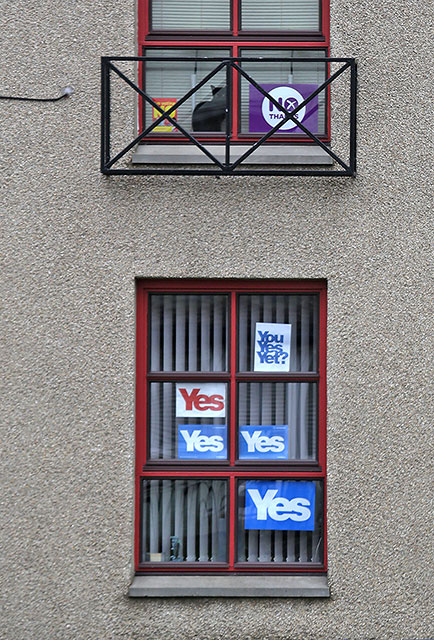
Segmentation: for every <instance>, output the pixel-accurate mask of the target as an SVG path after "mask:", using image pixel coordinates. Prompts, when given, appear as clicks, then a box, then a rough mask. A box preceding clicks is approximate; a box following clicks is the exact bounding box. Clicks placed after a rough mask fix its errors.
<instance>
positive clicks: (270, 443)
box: [136, 280, 326, 574]
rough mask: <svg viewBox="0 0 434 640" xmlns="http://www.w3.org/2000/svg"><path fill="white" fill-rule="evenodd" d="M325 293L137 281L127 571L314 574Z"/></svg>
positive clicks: (319, 543)
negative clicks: (132, 549) (133, 492)
mask: <svg viewBox="0 0 434 640" xmlns="http://www.w3.org/2000/svg"><path fill="white" fill-rule="evenodd" d="M325 296H326V287H325V284H324V283H323V282H316V281H308V282H302V281H301V282H281V281H276V282H272V281H236V280H233V281H222V280H219V281H175V280H167V281H164V280H162V281H157V280H152V281H140V282H139V283H138V300H137V303H138V304H137V314H138V315H137V332H138V333H137V463H136V489H137V501H136V505H137V518H136V570H137V573H138V574H141V573H153V574H155V573H168V572H173V573H177V574H183V573H184V574H185V573H189V572H190V573H192V572H193V573H195V574H197V573H198V572H199V573H200V572H205V573H206V572H208V573H215V574H231V573H232V574H233V573H237V574H238V573H258V572H264V573H267V572H273V573H274V572H275V571H279V572H282V573H288V572H298V573H300V572H305V573H315V572H317V573H318V572H325V570H326V539H325V533H326V527H325V483H326V474H325V318H326V306H325V305H326V297H325Z"/></svg>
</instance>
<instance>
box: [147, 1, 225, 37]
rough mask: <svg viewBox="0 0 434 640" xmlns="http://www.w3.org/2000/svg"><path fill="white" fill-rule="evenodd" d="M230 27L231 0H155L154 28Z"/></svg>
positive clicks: (212, 28)
mask: <svg viewBox="0 0 434 640" xmlns="http://www.w3.org/2000/svg"><path fill="white" fill-rule="evenodd" d="M184 29H185V30H189V31H195V30H202V29H203V30H206V31H228V30H229V29H230V2H229V0H183V1H182V2H180V0H153V2H152V30H153V31H167V30H169V31H172V30H177V31H179V30H184Z"/></svg>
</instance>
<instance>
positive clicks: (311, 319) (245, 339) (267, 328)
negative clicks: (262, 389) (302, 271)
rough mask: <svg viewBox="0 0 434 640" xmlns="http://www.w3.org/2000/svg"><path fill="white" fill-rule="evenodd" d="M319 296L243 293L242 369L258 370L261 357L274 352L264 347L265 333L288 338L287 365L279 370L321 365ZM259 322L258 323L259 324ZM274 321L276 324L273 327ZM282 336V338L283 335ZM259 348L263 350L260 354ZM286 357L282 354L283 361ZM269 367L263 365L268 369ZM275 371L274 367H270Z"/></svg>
mask: <svg viewBox="0 0 434 640" xmlns="http://www.w3.org/2000/svg"><path fill="white" fill-rule="evenodd" d="M317 309H318V300H317V298H316V296H309V295H254V294H253V295H249V296H247V295H246V296H244V295H243V296H240V303H239V370H240V371H254V370H256V371H259V370H260V369H259V368H258V366H259V365H258V360H259V361H260V360H261V358H262V359H264V360H268V359H270V357H271V355H269V354H271V353H272V352H271V351H270V347H267V349H268V351H265V350H263V351H261V349H260V343H259V342H258V340H259V339H260V336H261V334H260V333H259V332H260V331H261V332H262V335H264V334H265V333H267V334H268V335H270V336H272V335H274V336H276V342H277V346H279V344H283V343H280V340H281V339H283V340H289V344H290V348H289V349H286V350H285V353H288V357H287V359H286V360H284V364H285V365H287V367H286V369H285V368H283V367H281V368H280V369H275V372H277V371H280V372H282V371H283V372H284V371H305V372H309V371H316V370H317V367H318V315H317ZM258 325H259V326H258ZM273 325H276V326H275V327H273ZM282 336H283V338H282ZM258 352H259V353H260V354H261V355H260V356H258ZM282 360H283V358H282V357H281V358H280V361H282ZM266 370H267V369H264V368H263V369H262V371H266ZM269 371H270V372H273V369H272V367H270V368H269Z"/></svg>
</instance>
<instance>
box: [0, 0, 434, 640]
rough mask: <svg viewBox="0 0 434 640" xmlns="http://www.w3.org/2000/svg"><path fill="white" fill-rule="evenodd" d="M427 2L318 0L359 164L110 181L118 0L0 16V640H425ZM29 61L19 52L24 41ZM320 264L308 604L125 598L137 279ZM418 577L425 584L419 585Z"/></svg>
mask: <svg viewBox="0 0 434 640" xmlns="http://www.w3.org/2000/svg"><path fill="white" fill-rule="evenodd" d="M428 11H429V9H428V3H419V2H416V1H414V0H401V1H396V2H384V3H380V4H378V3H373V2H361V1H358V0H356V1H354V0H351V2H350V0H335V1H334V2H333V3H332V25H333V26H332V35H333V50H332V53H333V54H335V55H355V56H356V57H357V58H358V60H359V65H360V117H359V175H358V177H357V178H356V179H355V180H351V179H336V178H335V179H315V178H312V179H310V178H307V179H302V178H285V179H273V178H256V179H246V178H237V179H220V180H217V179H214V178H200V179H192V178H188V177H186V178H177V177H172V178H159V177H154V178H140V177H138V178H134V177H129V178H105V177H103V176H101V175H100V174H99V173H98V145H99V129H98V122H99V102H98V91H99V77H98V73H99V69H98V65H99V63H98V58H99V56H100V55H101V54H106V55H111V54H131V53H133V52H134V47H133V42H134V7H133V2H131V1H130V2H122V3H121V2H117V3H112V2H104V1H103V0H95V1H93V2H74V1H72V2H68V3H65V2H60V1H58V0H56V1H54V0H51V1H50V2H48V0H41V2H39V3H28V2H25V1H24V0H17V1H16V2H15V3H12V4H11V3H9V4H8V5H5V7H4V10H3V11H1V12H0V16H1V17H0V19H1V21H2V23H3V24H2V25H1V29H2V35H3V38H4V40H5V44H4V46H3V48H2V52H1V56H2V64H1V68H2V72H3V79H2V87H1V89H2V90H1V93H2V94H6V93H8V92H10V93H15V94H26V95H29V94H33V95H44V96H45V95H53V94H54V95H56V94H57V92H58V91H59V90H60V88H61V87H62V86H64V85H65V84H67V83H68V82H70V83H72V84H73V85H74V87H75V89H76V93H75V94H74V96H73V97H72V98H71V99H69V100H65V101H62V102H59V103H55V104H45V105H44V104H42V105H41V104H26V103H6V102H4V101H2V102H1V104H0V109H1V118H2V127H1V137H2V142H3V150H2V153H1V163H2V168H1V181H2V191H1V193H2V210H3V236H2V240H1V243H2V246H1V249H2V255H3V263H4V269H3V273H4V274H5V277H4V280H3V289H4V299H5V305H4V308H5V312H4V315H3V321H2V322H3V324H2V336H3V338H4V344H5V348H4V352H3V355H4V374H3V377H2V384H3V387H4V393H3V397H4V403H3V410H2V416H1V417H2V423H3V426H2V446H3V449H4V452H3V459H2V475H3V490H2V494H1V513H2V516H1V519H2V522H1V524H2V537H3V541H2V542H3V544H2V547H3V552H2V555H1V598H2V601H3V607H2V620H1V625H0V636H1V637H2V638H6V639H7V640H21V639H23V640H28V639H30V638H32V639H33V638H35V639H36V638H38V639H39V638H49V639H51V638H56V639H57V638H74V640H79V639H88V638H98V639H105V638H135V639H139V638H140V639H149V640H159V639H164V640H172V639H173V640H175V639H176V640H187V639H188V640H190V639H193V638H195V639H200V640H205V639H206V640H211V639H212V640H215V639H217V638H225V639H226V638H245V639H247V638H250V639H252V640H253V639H255V640H277V639H284V638H285V639H286V638H290V639H294V640H295V639H297V640H306V639H315V640H316V639H321V640H322V639H325V638H351V639H354V640H356V639H359V638H375V639H377V638H378V639H383V638H393V639H394V640H398V639H402V640H405V639H415V638H430V637H432V636H433V634H434V632H433V629H432V627H430V621H429V613H430V606H431V605H432V602H430V599H429V589H430V584H429V570H428V568H427V563H428V562H429V558H430V555H431V554H432V538H431V537H430V532H429V524H430V510H429V507H430V500H429V489H430V487H429V479H428V470H427V467H428V460H429V454H428V442H429V429H430V426H431V425H430V397H429V395H428V385H429V383H430V382H431V377H432V369H430V352H431V351H432V338H433V336H432V329H431V313H430V295H431V294H432V287H431V284H432V279H431V276H432V265H431V264H430V253H429V245H430V242H431V241H432V237H433V234H432V216H431V211H430V189H431V183H430V180H429V179H428V174H429V167H430V162H432V147H429V145H428V140H427V135H426V134H427V131H429V127H430V124H431V111H430V109H429V108H428V104H429V102H428V97H429V96H428V92H429V79H430V73H431V68H430V67H429V66H424V65H425V64H426V63H425V60H424V58H425V56H426V52H427V51H428V50H429V48H428V36H429V33H428V24H429V20H428V18H429V16H428ZM23 56H26V57H23ZM136 276H147V277H149V276H158V277H161V276H168V277H184V276H185V277H187V276H188V277H194V276H197V277H203V276H206V277H208V276H209V277H228V276H231V277H246V278H248V277H264V278H268V277H270V278H276V277H281V278H311V277H314V278H317V277H318V278H327V279H328V282H329V345H328V349H329V350H328V366H329V368H328V383H329V385H328V407H329V411H328V433H329V448H328V450H329V503H328V507H329V510H328V524H329V549H330V551H329V562H330V573H329V575H330V582H331V587H332V594H333V595H332V598H331V599H330V600H327V601H318V600H315V601H306V600H305V601H291V600H272V601H261V600H258V601H252V600H250V601H249V600H241V601H239V600H237V601H231V600H227V601H225V600H200V601H198V600H185V601H181V600H179V601H168V602H167V601H163V600H161V601H158V600H157V601H151V602H148V601H130V600H129V599H128V598H127V597H126V595H125V594H126V591H127V587H128V584H129V580H130V577H131V572H132V564H131V549H132V538H131V531H132V522H133V512H132V493H133V447H134V438H133V429H134V406H133V392H134V278H135V277H136ZM431 586H432V585H431Z"/></svg>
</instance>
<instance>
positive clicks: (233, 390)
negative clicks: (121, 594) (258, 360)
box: [229, 291, 237, 569]
mask: <svg viewBox="0 0 434 640" xmlns="http://www.w3.org/2000/svg"><path fill="white" fill-rule="evenodd" d="M230 309H231V342H230V345H231V347H230V355H231V362H230V374H231V382H230V399H231V401H230V421H229V434H230V435H229V437H230V456H229V461H230V464H231V466H232V467H233V466H234V465H235V455H236V446H237V439H236V436H237V432H236V424H237V380H236V371H237V296H236V293H235V292H234V291H233V292H232V293H231V307H230ZM235 503H236V495H235V477H234V475H233V474H231V476H230V478H229V568H230V569H233V567H234V563H235V519H236V514H235Z"/></svg>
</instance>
